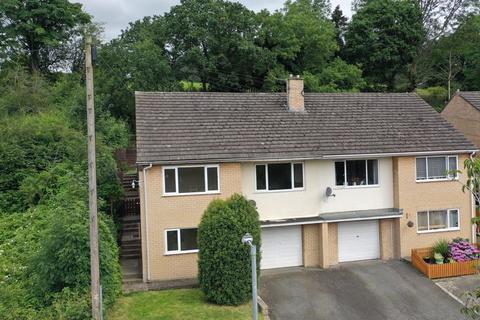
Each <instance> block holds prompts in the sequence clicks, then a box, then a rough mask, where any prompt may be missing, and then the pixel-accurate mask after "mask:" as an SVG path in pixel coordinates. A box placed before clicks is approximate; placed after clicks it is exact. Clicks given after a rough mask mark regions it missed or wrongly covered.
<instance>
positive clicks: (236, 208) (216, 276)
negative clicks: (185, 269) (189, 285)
mask: <svg viewBox="0 0 480 320" xmlns="http://www.w3.org/2000/svg"><path fill="white" fill-rule="evenodd" d="M247 232H249V233H250V234H251V235H252V236H253V239H254V243H255V244H256V245H257V252H258V253H257V266H260V244H261V241H260V221H259V217H258V212H257V210H256V208H255V206H254V205H253V204H252V203H251V202H250V201H248V200H247V199H245V198H244V197H243V196H241V195H239V194H235V195H233V196H232V197H230V198H229V199H227V200H220V199H217V200H214V201H212V202H211V203H210V205H209V206H208V208H207V209H206V211H205V213H204V215H203V217H202V221H201V223H200V226H199V228H198V247H199V258H198V270H199V271H198V272H199V274H198V278H199V282H200V288H201V289H202V291H203V292H204V293H205V296H206V297H207V299H208V300H209V301H211V302H213V303H217V304H222V305H239V304H242V303H245V302H247V301H248V299H249V298H250V296H251V268H250V253H249V252H250V251H249V247H248V246H246V245H244V244H242V241H241V239H242V236H243V235H244V234H245V233H247Z"/></svg>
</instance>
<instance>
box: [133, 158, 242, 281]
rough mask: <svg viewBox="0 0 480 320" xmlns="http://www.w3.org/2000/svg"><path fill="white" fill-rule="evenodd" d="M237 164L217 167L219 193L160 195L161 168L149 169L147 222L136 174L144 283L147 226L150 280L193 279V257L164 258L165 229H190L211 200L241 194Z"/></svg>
mask: <svg viewBox="0 0 480 320" xmlns="http://www.w3.org/2000/svg"><path fill="white" fill-rule="evenodd" d="M241 178H242V175H241V168H240V164H239V163H225V164H221V165H220V191H221V193H220V194H206V195H180V196H167V197H165V196H163V195H162V194H163V177H162V167H161V166H153V167H152V168H151V169H150V170H148V171H147V192H148V193H147V195H148V199H147V202H148V210H147V212H148V217H147V219H148V223H146V217H145V210H144V201H143V191H144V190H143V174H142V173H140V183H139V184H140V196H141V197H142V207H141V221H142V250H143V252H142V258H143V271H144V280H146V276H147V274H146V268H147V261H146V257H147V255H146V253H147V252H146V250H147V246H146V229H145V228H146V226H148V238H149V260H150V276H151V277H150V280H168V279H181V278H193V277H196V276H197V254H196V253H185V254H174V255H165V251H166V250H165V243H164V242H165V229H170V228H194V227H197V226H198V224H199V223H200V219H201V217H202V215H203V212H204V210H205V209H206V207H207V206H208V204H209V203H210V201H212V200H213V199H215V198H226V197H229V196H230V195H232V194H233V193H240V192H241V186H242V182H241Z"/></svg>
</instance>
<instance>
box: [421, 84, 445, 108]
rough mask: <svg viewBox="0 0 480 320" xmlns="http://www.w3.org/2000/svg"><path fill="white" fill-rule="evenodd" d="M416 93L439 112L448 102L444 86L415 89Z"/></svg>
mask: <svg viewBox="0 0 480 320" xmlns="http://www.w3.org/2000/svg"><path fill="white" fill-rule="evenodd" d="M417 93H418V95H419V96H420V97H422V99H423V100H425V101H426V102H427V103H428V104H430V105H431V106H432V107H433V108H434V109H435V110H437V111H438V112H441V111H442V110H443V108H444V107H445V105H446V104H447V102H448V91H447V89H445V88H444V87H429V88H424V89H417Z"/></svg>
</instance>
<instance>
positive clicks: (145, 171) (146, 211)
mask: <svg viewBox="0 0 480 320" xmlns="http://www.w3.org/2000/svg"><path fill="white" fill-rule="evenodd" d="M151 168H152V164H151V163H150V165H149V166H148V167H145V168H143V208H144V209H145V210H144V211H145V242H146V260H147V265H146V267H147V282H148V281H150V241H149V239H148V202H147V200H148V196H147V170H149V169H151Z"/></svg>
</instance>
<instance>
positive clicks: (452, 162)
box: [448, 157, 457, 178]
mask: <svg viewBox="0 0 480 320" xmlns="http://www.w3.org/2000/svg"><path fill="white" fill-rule="evenodd" d="M448 170H457V157H448ZM449 176H450V177H451V178H456V177H457V173H456V172H455V173H452V174H450V175H449Z"/></svg>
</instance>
